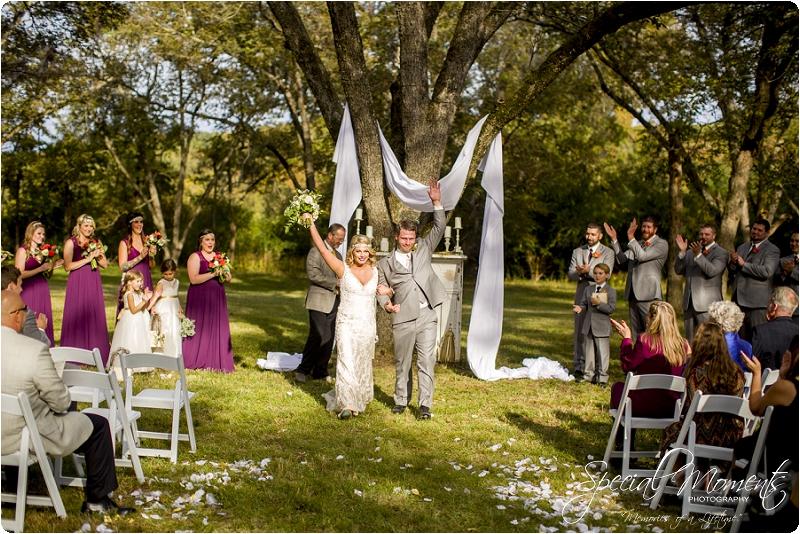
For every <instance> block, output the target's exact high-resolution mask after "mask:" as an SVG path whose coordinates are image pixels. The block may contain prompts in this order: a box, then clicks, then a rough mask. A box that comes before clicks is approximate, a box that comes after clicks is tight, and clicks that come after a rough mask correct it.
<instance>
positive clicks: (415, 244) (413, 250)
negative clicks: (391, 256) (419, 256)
mask: <svg viewBox="0 0 800 534" xmlns="http://www.w3.org/2000/svg"><path fill="white" fill-rule="evenodd" d="M418 246H419V245H418V244H417V243H414V246H413V247H411V252H416V251H417V247H418Z"/></svg>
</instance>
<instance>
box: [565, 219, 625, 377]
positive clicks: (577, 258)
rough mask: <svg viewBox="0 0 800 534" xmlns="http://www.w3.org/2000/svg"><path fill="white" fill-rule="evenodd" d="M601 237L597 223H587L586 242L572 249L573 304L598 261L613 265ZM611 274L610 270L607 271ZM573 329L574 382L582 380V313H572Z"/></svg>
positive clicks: (609, 252) (570, 277)
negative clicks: (574, 283)
mask: <svg viewBox="0 0 800 534" xmlns="http://www.w3.org/2000/svg"><path fill="white" fill-rule="evenodd" d="M601 239H603V229H602V227H601V226H600V225H599V224H598V223H589V225H588V226H587V227H586V244H585V245H583V246H580V247H578V248H576V249H575V250H573V251H572V259H571V260H570V262H569V271H567V277H568V278H569V279H570V280H572V281H573V282H578V287H576V288H575V300H574V301H573V304H574V305H576V306H577V305H579V304H580V303H581V299H583V293H584V292H585V291H586V288H587V287H589V284H590V283H591V281H592V272H593V270H594V268H595V266H597V264H599V263H605V264H606V265H608V267H609V269H611V268H612V266H613V265H614V251H613V250H611V249H610V248H608V247H606V246H605V245H603V244H602V243H600V240H601ZM609 276H611V271H609ZM572 315H573V322H574V326H575V331H574V334H573V336H572V369H573V371H572V374H573V376H574V377H575V382H580V381H582V380H583V371H584V360H585V358H584V352H583V336H582V335H581V328H582V326H583V315H581V314H579V313H573V314H572Z"/></svg>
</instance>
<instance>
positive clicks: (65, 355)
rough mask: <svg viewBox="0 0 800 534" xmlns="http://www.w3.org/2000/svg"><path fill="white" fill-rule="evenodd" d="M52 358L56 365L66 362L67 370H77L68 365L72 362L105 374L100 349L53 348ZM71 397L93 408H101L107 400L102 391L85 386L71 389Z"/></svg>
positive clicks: (51, 350)
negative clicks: (102, 403)
mask: <svg viewBox="0 0 800 534" xmlns="http://www.w3.org/2000/svg"><path fill="white" fill-rule="evenodd" d="M50 357H51V358H53V362H54V363H59V362H65V363H66V364H67V365H66V366H65V367H64V368H65V369H71V368H73V369H74V368H76V367H75V366H71V365H69V363H67V362H72V363H79V364H81V365H85V366H87V367H91V369H92V370H93V371H98V372H103V358H102V356H100V350H99V349H94V350H86V349H78V348H75V347H53V348H51V349H50ZM69 396H70V397H71V398H72V400H73V401H75V402H90V403H91V404H92V407H93V408H97V407H99V406H100V403H101V402H103V401H104V400H106V398H105V396H104V394H103V391H102V390H98V389H94V388H87V387H83V386H72V387H71V388H69Z"/></svg>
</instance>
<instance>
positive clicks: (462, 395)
mask: <svg viewBox="0 0 800 534" xmlns="http://www.w3.org/2000/svg"><path fill="white" fill-rule="evenodd" d="M181 275H182V276H181V292H180V297H181V302H182V303H185V301H186V299H185V296H186V289H187V287H188V280H187V279H186V276H185V273H184V272H181ZM118 281H119V273H118V271H117V272H115V271H114V270H113V269H109V271H108V272H105V273H104V276H103V282H104V291H105V295H106V311H107V315H108V319H109V327H110V329H113V324H114V323H113V313H114V301H113V299H114V298H116V291H117V283H118ZM65 282H66V275H65V274H64V273H56V274H55V276H54V277H53V280H52V281H51V288H52V293H53V308H54V322H55V329H56V335H57V336H58V335H59V333H60V327H61V313H62V310H63V299H64V289H65ZM235 282H236V283H234V284H231V285H229V286H228V287H227V292H228V305H229V309H230V313H231V332H232V335H233V347H234V355H235V363H236V371H235V372H234V373H231V374H229V375H224V374H218V373H212V372H204V371H189V372H188V382H189V389H190V390H192V391H194V392H196V394H197V395H196V397H195V399H194V400H193V402H192V411H193V415H194V422H195V427H196V434H197V439H198V451H197V453H196V454H190V453H189V450H188V449H189V446H188V443H185V442H181V444H180V447H179V451H180V452H179V462H178V464H177V465H174V466H173V465H172V464H171V463H169V461H168V460H166V459H159V458H144V459H143V460H142V463H143V467H144V471H145V475H146V477H147V479H148V480H147V482H146V483H145V484H144V485H142V486H141V487H140V486H139V484H138V483H137V481H136V479H135V478H134V476H133V472H132V470H131V469H128V468H119V469H118V476H119V479H120V488H119V490H118V491H117V492H116V493H117V495H118V496H121V497H122V501H123V502H124V503H125V504H126V505H133V504H134V501H136V500H137V499H138V500H142V501H143V504H140V505H138V508H139V514H137V515H136V516H135V517H132V518H119V517H112V518H109V521H105V524H106V525H107V526H108V527H109V528H112V529H114V530H117V531H121V532H124V531H127V532H170V531H176V530H183V531H189V530H190V531H195V532H201V531H202V532H208V531H225V532H233V531H250V532H271V531H295V532H322V531H343V532H385V531H399V532H466V531H470V532H471V531H477V532H530V531H539V529H540V528H541V527H540V525H543V526H544V527H551V528H556V529H557V530H559V531H563V530H570V529H571V530H578V528H577V527H576V525H575V524H572V523H566V522H564V521H565V519H564V518H563V517H562V515H561V513H560V512H554V506H555V505H554V503H555V502H556V501H555V499H557V498H561V499H568V498H571V497H568V496H567V493H566V492H568V491H573V492H574V493H575V495H577V494H579V493H580V491H576V489H575V488H574V487H573V488H572V489H568V487H567V486H568V485H572V484H575V482H576V480H577V481H580V480H585V479H584V478H582V476H581V474H582V472H583V466H584V464H586V463H587V461H588V460H587V456H588V455H592V456H593V457H594V458H595V459H597V460H599V459H601V458H602V455H603V450H604V448H605V444H606V440H607V437H608V432H609V429H610V418H609V416H608V415H607V410H608V399H609V391H608V390H603V389H600V388H597V387H594V386H591V385H589V384H585V383H584V384H579V385H576V384H574V383H567V382H560V381H556V380H542V381H532V380H527V379H526V380H508V381H498V382H483V381H479V380H476V379H475V378H474V377H473V376H472V373H471V372H470V371H469V367H468V366H467V365H466V362H461V363H456V364H448V365H438V366H437V368H436V391H435V395H434V406H433V412H434V417H433V419H431V420H430V421H427V422H421V421H419V420H417V419H416V415H417V406H416V396H415V397H414V399H413V401H412V404H411V406H410V407H409V410H407V411H406V413H404V414H402V415H400V416H394V415H392V414H391V412H390V410H391V407H392V405H393V404H394V403H393V400H392V393H393V389H394V363H393V362H392V360H391V359H390V358H388V357H379V358H377V359H376V360H375V361H374V374H375V401H373V402H372V403H371V404H370V405H369V406H368V407H367V410H366V412H365V413H364V414H363V415H361V416H359V417H357V418H355V419H354V420H351V421H346V422H343V421H339V420H337V419H336V418H335V417H334V416H333V415H331V414H329V413H328V412H326V411H325V402H324V400H323V399H322V397H321V395H322V393H325V392H326V391H327V390H328V389H330V385H329V384H325V383H323V382H319V381H310V382H308V383H306V384H298V383H295V382H294V379H293V373H274V372H265V371H262V370H261V369H259V368H258V367H257V365H256V360H257V359H259V358H264V357H266V352H267V351H282V352H290V353H292V352H300V351H301V350H302V348H303V344H304V343H305V338H306V335H307V332H308V324H307V312H306V310H305V309H304V308H303V303H304V299H305V288H306V280H305V278H304V277H300V276H287V277H277V276H266V275H247V276H246V277H243V278H242V279H237V280H236V281H235ZM472 290H473V286H472V285H471V284H468V287H467V288H466V291H465V293H466V294H465V296H464V297H465V298H464V302H465V305H464V321H463V324H464V332H462V341H461V342H462V357H464V358H466V349H465V347H466V329H467V328H468V325H469V313H470V311H471V305H470V304H468V303H471V302H472ZM573 291H574V287H573V286H572V285H570V284H567V283H563V282H552V283H541V282H540V283H538V284H534V283H531V282H525V281H513V282H508V283H507V284H506V292H505V300H506V309H505V317H504V335H503V339H502V342H501V345H500V350H499V353H498V358H497V365H498V366H500V365H507V366H509V367H518V366H520V365H521V362H522V360H523V359H524V358H530V357H539V356H545V357H547V358H550V359H553V360H557V361H558V362H560V363H561V364H562V365H564V366H566V367H567V368H568V369H570V370H571V366H572V314H571V302H572V292H573ZM615 316H618V317H626V316H627V308H626V307H625V303H621V305H620V306H619V307H618V310H617V313H616V314H615ZM611 350H612V355H616V354H618V350H619V338H616V339H614V340H612V348H611ZM618 362H619V360H618V357H616V356H612V365H611V380H612V381H617V380H622V379H623V375H622V372H621V370H620V368H619V363H618ZM331 371H332V372H333V371H335V364H334V363H333V362H332V364H331ZM162 375H164V376H163V377H162ZM175 378H176V377H175V376H167V375H166V374H165V373H164V372H160V371H158V370H157V371H155V372H153V373H149V374H146V375H137V376H136V381H137V387H163V388H169V387H173V386H174V383H175V382H174V381H175ZM415 391H416V384H415ZM415 395H416V393H415ZM159 412H162V411H159ZM181 424H182V428H184V427H185V422H184V421H183V420H182V423H181ZM169 425H170V414H169V413H167V412H166V411H163V413H153V412H152V411H151V412H145V413H144V414H143V415H142V418H141V423H140V426H141V427H143V428H144V427H161V428H163V429H165V430H166V429H167V428H169ZM638 439H641V440H642V443H646V442H647V441H655V440H657V439H658V436H657V435H655V434H654V435H653V436H651V437H649V438H648V437H647V436H646V435H645V436H643V437H642V438H638V437H637V440H638ZM148 444H151V445H154V446H159V447H164V446H166V442H160V443H151V442H148V441H146V440H145V445H148ZM498 444H499V445H500V446H499V447H497V446H498ZM494 448H496V450H493V449H494ZM340 457H341V458H340ZM526 458H528V459H530V460H529V461H528V462H526V463H524V464H522V466H521V469H522V471H519V469H520V466H519V465H518V464H519V462H521V461H523V460H525V459H526ZM203 460H206V461H207V462H206V463H203V464H202V465H198V464H197V463H195V462H197V461H200V462H202V461H203ZM267 460H268V461H267ZM247 461H252V462H250V463H248V462H247ZM212 462H213V463H215V464H216V465H214V464H212ZM237 462H239V463H238V464H237ZM565 464H566V465H565ZM526 466H527V469H526ZM534 468H535V469H534ZM614 473H615V472H614V471H612V475H613V474H614ZM200 474H203V475H205V476H207V477H208V478H209V480H208V481H207V482H192V477H193V476H194V478H195V479H198V478H199V475H200ZM226 476H227V477H229V478H230V480H225V478H224V477H226ZM517 476H518V478H516V477H517ZM573 476H574V477H575V479H573ZM31 478H32V481H31V487H32V488H35V489H37V490H39V491H41V490H43V484H42V483H41V478H40V477H39V476H38V474H34V475H33V476H32V477H31ZM524 483H530V484H531V485H533V486H536V487H537V489H538V491H545V492H547V491H550V492H552V493H551V494H547V493H545V495H547V497H542V498H541V499H540V500H537V499H533V498H534V497H535V496H537V495H539V494H538V493H531V492H526V491H525V486H524ZM510 484H517V485H515V486H514V487H515V488H522V489H519V490H518V491H519V494H518V498H514V499H510V498H508V495H506V499H505V500H501V499H499V498H497V495H498V494H499V493H501V492H502V491H505V490H502V489H498V488H508V487H510V486H509V485H510ZM543 485H544V486H546V485H549V486H548V487H549V489H548V490H543V489H541V488H543V487H544V486H543ZM137 489H139V490H141V492H142V495H143V496H147V495H150V496H151V498H152V497H153V495H154V494H153V492H155V491H160V492H162V493H161V494H160V495H159V496H158V498H157V499H155V498H153V500H152V501H151V502H146V501H145V499H144V498H143V497H142V496H138V497H136V496H132V495H131V493H132V492H134V491H136V490H137ZM198 489H203V490H204V491H205V492H208V493H212V494H213V495H214V497H215V499H216V500H217V501H219V503H220V504H221V505H220V506H211V505H207V504H204V503H205V500H204V499H205V497H203V498H201V499H200V501H201V504H199V505H195V504H192V505H185V507H184V508H180V506H173V505H174V503H175V500H176V499H177V498H179V497H182V498H186V499H187V500H188V499H189V497H190V496H191V495H193V494H195V493H196V492H197V490H198ZM515 491H517V490H515ZM62 495H63V497H64V501H65V506H66V508H67V513H68V517H67V518H66V519H65V520H63V521H59V520H56V519H55V515H54V514H53V512H52V510H50V509H46V508H39V507H32V508H29V509H28V513H27V520H26V529H27V530H28V531H32V532H36V531H39V532H52V531H77V530H80V529H81V526H82V525H83V524H84V523H89V525H90V527H91V530H92V531H96V528H97V526H98V525H100V524H101V523H103V522H104V519H103V518H96V517H85V516H84V517H82V516H80V515H79V513H78V511H79V509H80V504H81V501H82V500H83V496H82V491H81V490H79V489H77V488H66V489H64V490H62ZM573 496H574V495H573ZM600 497H602V498H603V499H605V501H604V502H600V501H599V498H600ZM526 499H528V500H529V501H526ZM641 500H642V499H641V496H640V495H635V494H629V493H624V492H623V493H620V494H619V495H616V496H612V494H611V492H610V491H605V492H601V494H600V495H599V496H598V499H596V500H595V502H593V503H592V505H591V507H592V513H591V514H588V515H587V516H585V517H583V518H582V519H581V520H580V521H579V522H583V523H585V524H586V525H588V527H589V528H592V527H595V526H597V527H600V528H604V529H609V531H618V532H627V531H628V525H630V524H633V523H634V521H632V520H630V518H626V516H625V515H624V514H625V513H626V512H635V513H639V514H640V515H642V516H645V517H646V516H648V514H645V513H642V510H644V508H642V507H641V506H639V504H640V502H641ZM155 502H161V503H163V505H164V508H163V509H159V507H158V506H156V507H155V508H153V504H154V503H155ZM526 502H528V504H527V505H526ZM498 506H504V507H505V508H504V509H500V508H498ZM537 510H538V511H537ZM190 511H193V512H194V513H189V512H190ZM3 513H4V514H5V513H8V511H6V510H4V512H3ZM141 513H144V514H146V515H147V516H148V518H147V519H145V518H144V517H142V516H141V515H140V514H141ZM551 513H552V515H550V514H551ZM665 513H666V514H667V515H669V516H670V518H672V519H673V521H672V522H664V521H661V522H659V521H653V522H648V521H643V522H642V524H641V528H640V527H636V528H637V532H647V531H652V529H653V527H658V528H661V529H664V530H672V531H675V530H676V526H675V524H674V523H675V522H674V518H676V517H677V516H679V515H680V512H679V510H678V509H677V508H675V507H672V508H670V507H666V508H664V509H663V510H660V511H659V514H660V515H663V514H665ZM154 514H155V516H156V517H159V519H154V518H153V517H154ZM173 514H174V515H173ZM223 514H224V515H223ZM565 517H568V518H571V519H570V520H571V521H572V520H574V519H575V517H576V515H575V514H566V516H565ZM595 517H597V519H595ZM677 529H678V530H687V531H688V530H692V528H691V525H690V524H689V523H687V522H684V523H682V524H680V525H678V527H677Z"/></svg>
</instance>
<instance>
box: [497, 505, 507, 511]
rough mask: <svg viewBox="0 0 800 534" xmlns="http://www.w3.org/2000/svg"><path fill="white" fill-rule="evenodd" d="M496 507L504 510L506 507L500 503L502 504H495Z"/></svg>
mask: <svg viewBox="0 0 800 534" xmlns="http://www.w3.org/2000/svg"><path fill="white" fill-rule="evenodd" d="M497 509H498V510H505V509H506V507H505V506H504V505H502V504H498V505H497Z"/></svg>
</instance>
